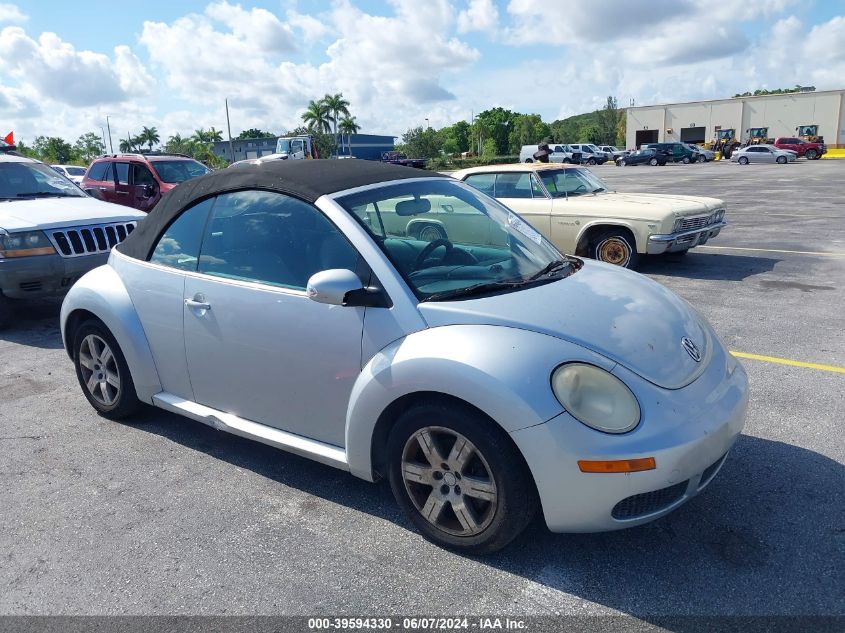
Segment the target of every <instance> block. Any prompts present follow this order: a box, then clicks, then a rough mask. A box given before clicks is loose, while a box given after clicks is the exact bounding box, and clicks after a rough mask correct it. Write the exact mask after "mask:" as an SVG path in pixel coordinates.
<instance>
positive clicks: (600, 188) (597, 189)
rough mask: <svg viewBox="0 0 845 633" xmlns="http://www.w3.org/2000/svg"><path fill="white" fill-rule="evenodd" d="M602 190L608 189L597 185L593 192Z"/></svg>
mask: <svg viewBox="0 0 845 633" xmlns="http://www.w3.org/2000/svg"><path fill="white" fill-rule="evenodd" d="M602 191H607V189H605V188H604V187H597V188H595V189H593V193H600V192H602Z"/></svg>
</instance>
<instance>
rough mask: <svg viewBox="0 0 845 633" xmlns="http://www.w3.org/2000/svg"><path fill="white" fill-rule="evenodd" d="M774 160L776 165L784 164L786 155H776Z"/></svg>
mask: <svg viewBox="0 0 845 633" xmlns="http://www.w3.org/2000/svg"><path fill="white" fill-rule="evenodd" d="M775 161H776V162H777V164H778V165H786V163H787V159H786V156H778V157H777V158H776V159H775Z"/></svg>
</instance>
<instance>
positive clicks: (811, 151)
mask: <svg viewBox="0 0 845 633" xmlns="http://www.w3.org/2000/svg"><path fill="white" fill-rule="evenodd" d="M804 156H806V157H807V160H816V159H817V158H818V157H819V153H818V152H817V151H816V150H814V149H808V150H807V151H806V153H805V154H804Z"/></svg>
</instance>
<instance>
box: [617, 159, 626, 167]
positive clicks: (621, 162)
mask: <svg viewBox="0 0 845 633" xmlns="http://www.w3.org/2000/svg"><path fill="white" fill-rule="evenodd" d="M616 164H617V165H619V166H620V167H624V166H625V165H627V164H628V163H627V162H626V161H625V159H624V158H620V159H619V160H618V161H617V162H616Z"/></svg>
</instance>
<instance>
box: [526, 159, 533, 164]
mask: <svg viewBox="0 0 845 633" xmlns="http://www.w3.org/2000/svg"><path fill="white" fill-rule="evenodd" d="M525 162H526V163H533V162H534V159H533V158H526V159H525Z"/></svg>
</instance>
